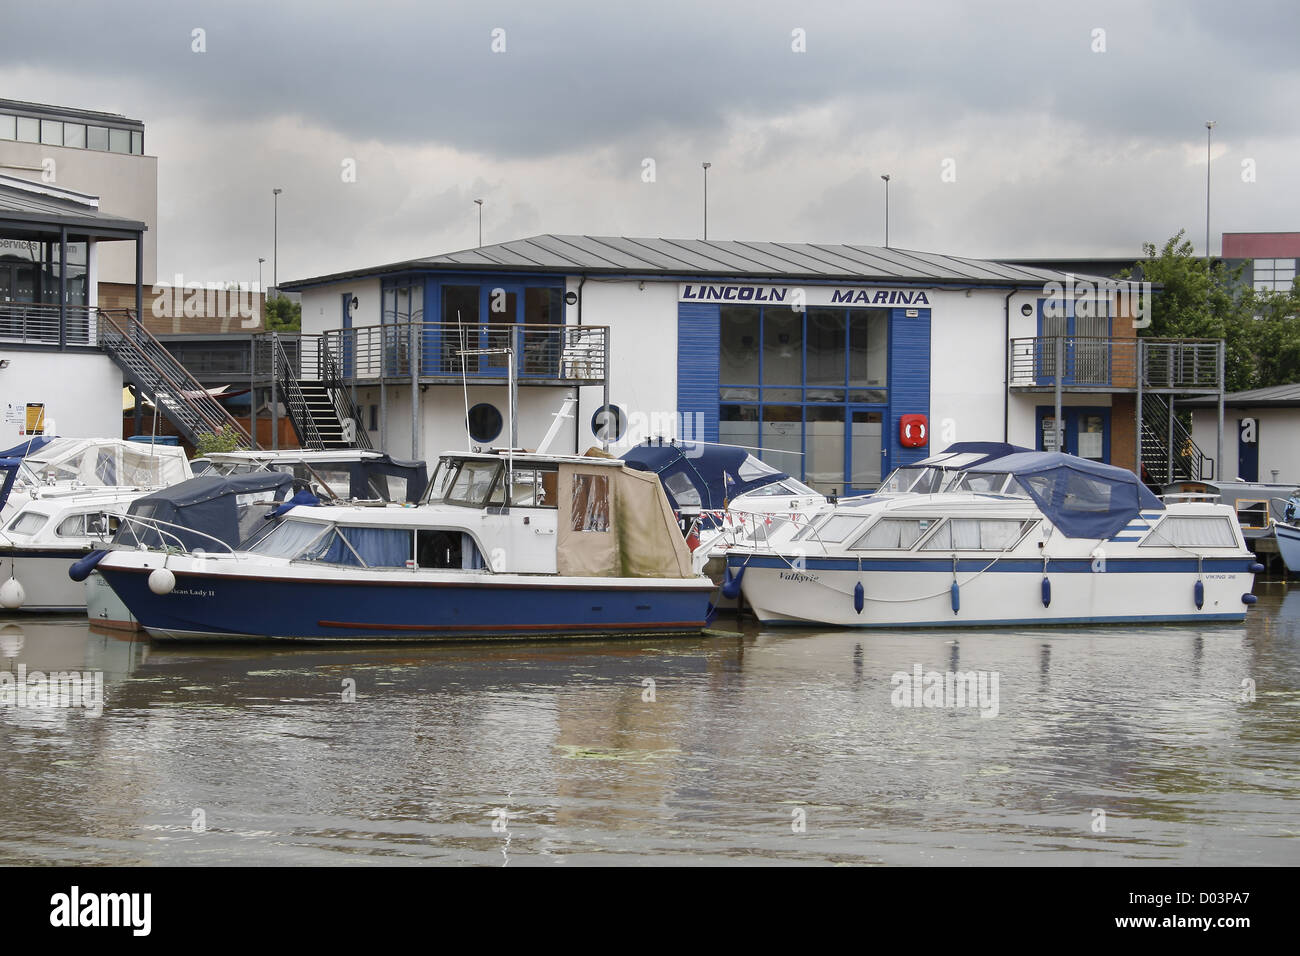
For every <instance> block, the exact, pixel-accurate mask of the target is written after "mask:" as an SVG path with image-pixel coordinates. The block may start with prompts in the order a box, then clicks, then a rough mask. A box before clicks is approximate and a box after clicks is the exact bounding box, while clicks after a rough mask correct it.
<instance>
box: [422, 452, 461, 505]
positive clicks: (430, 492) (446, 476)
mask: <svg viewBox="0 0 1300 956" xmlns="http://www.w3.org/2000/svg"><path fill="white" fill-rule="evenodd" d="M455 473H456V463H455V462H452V461H449V460H447V459H445V458H444V459H442V460H441V461H439V462H438V467H437V468H435V469H434V470H433V477H432V478H431V479H429V487H428V489H427V490H426V491H425V493H424V500H425V501H426V502H430V501H442V500H443V499H444V498H446V497H447V489H448V488H449V487H451V478H452V475H454V474H455Z"/></svg>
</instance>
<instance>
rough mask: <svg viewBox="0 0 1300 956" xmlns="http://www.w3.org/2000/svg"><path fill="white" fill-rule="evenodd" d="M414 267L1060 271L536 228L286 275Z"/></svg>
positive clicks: (975, 273)
mask: <svg viewBox="0 0 1300 956" xmlns="http://www.w3.org/2000/svg"><path fill="white" fill-rule="evenodd" d="M412 270H416V271H418V270H436V271H444V272H446V271H465V272H475V271H492V272H502V271H507V272H549V273H560V274H564V275H575V274H631V275H656V274H658V275H663V276H700V277H711V278H716V279H722V278H735V279H781V280H787V279H792V278H793V279H819V280H829V281H834V280H844V281H852V282H861V281H870V282H912V283H915V282H933V283H945V284H947V283H955V284H958V285H963V286H965V285H998V286H1006V285H1016V286H1035V287H1037V286H1041V285H1043V284H1044V283H1046V282H1054V281H1055V282H1061V281H1064V280H1065V277H1066V273H1064V272H1058V271H1055V270H1052V269H1042V268H1038V267H1035V266H1027V265H1016V264H1013V263H1009V262H994V261H991V260H988V259H964V258H961V257H959V256H944V255H939V254H937V253H932V252H917V251H914V250H909V249H896V248H893V247H890V248H885V247H883V246H862V245H847V244H846V245H840V244H833V243H814V242H752V241H748V242H741V241H738V240H712V239H709V240H706V239H639V238H631V237H628V236H562V235H549V234H548V235H541V236H530V237H529V238H527V239H516V240H514V241H512V242H501V243H496V244H495V245H490V246H483V247H482V248H478V249H464V250H462V251H460V252H449V253H445V254H443V255H438V256H430V257H428V258H425V259H409V260H406V261H404V262H395V263H390V264H388V265H380V266H372V267H370V268H366V269H354V270H351V271H348V272H338V273H333V274H331V275H323V276H315V277H312V278H308V279H296V280H294V281H293V282H285V283H283V285H282V288H285V289H300V288H304V287H307V286H312V285H322V284H326V283H330V282H339V281H344V280H347V279H353V278H359V277H362V276H375V275H382V274H390V273H396V272H408V271H412Z"/></svg>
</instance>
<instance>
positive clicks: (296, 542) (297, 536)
mask: <svg viewBox="0 0 1300 956" xmlns="http://www.w3.org/2000/svg"><path fill="white" fill-rule="evenodd" d="M327 528H328V526H327V525H322V524H319V523H318V522H315V521H296V520H294V519H293V518H287V519H285V520H284V521H283V522H281V523H280V525H279V527H277V528H276V529H275V530H274V531H272V532H271V533H270V534H268V535H267V536H266V537H265V538H263V539H262V540H261V541H258V542H257V543H256V544H254V545H252V546H251V547H249V549H248V550H250V551H253V552H255V553H257V554H265V555H268V556H270V557H273V558H296V557H297V556H298V555H299V554H301V553H302V551H303V549H305V548H306V547H307V546H308V545H309V544H311V543H312V542H313V541H315V540H316V539H317V538H319V537H321V535H322V534H323V533H324V532H325V531H326V530H327Z"/></svg>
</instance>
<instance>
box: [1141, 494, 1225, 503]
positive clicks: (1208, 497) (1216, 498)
mask: <svg viewBox="0 0 1300 956" xmlns="http://www.w3.org/2000/svg"><path fill="white" fill-rule="evenodd" d="M1156 497H1157V498H1159V499H1160V500H1161V501H1164V502H1174V503H1178V502H1180V501H1183V502H1186V501H1208V502H1211V503H1216V502H1222V501H1223V495H1220V494H1216V493H1214V492H1213V491H1180V492H1177V493H1174V494H1168V495H1156Z"/></svg>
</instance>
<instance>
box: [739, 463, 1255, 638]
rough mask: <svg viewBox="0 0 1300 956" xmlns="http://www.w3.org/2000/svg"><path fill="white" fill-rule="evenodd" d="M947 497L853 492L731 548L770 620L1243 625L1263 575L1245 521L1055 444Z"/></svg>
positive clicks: (749, 593)
mask: <svg viewBox="0 0 1300 956" xmlns="http://www.w3.org/2000/svg"><path fill="white" fill-rule="evenodd" d="M936 487H937V488H939V489H940V490H937V491H936V492H935V493H932V494H930V493H916V492H906V493H887V494H876V495H870V496H865V497H860V498H851V499H845V500H842V501H840V502H839V503H837V504H836V505H833V506H827V507H826V508H823V509H822V510H821V511H820V512H819V513H817V514H816V515H814V516H812V517H811V518H810V520H808V521H806V522H802V523H800V522H797V521H790V520H783V521H779V522H773V524H772V525H771V526H769V527H768V529H767V532H766V534H765V535H764V536H763V539H762V540H761V541H758V540H755V541H750V542H748V543H745V544H738V545H736V546H734V547H732V548H731V549H730V550H729V551H728V554H727V580H726V581H725V583H724V585H723V590H724V593H727V592H730V593H732V594H735V593H741V594H743V596H744V599H745V602H746V603H747V604H748V605H749V607H750V608H752V609H753V612H754V614H755V615H756V616H757V617H758V619H759V621H760V622H762V623H763V624H764V625H782V624H784V625H811V624H818V625H826V624H829V625H835V626H843V627H891V628H892V627H944V626H949V627H950V626H958V627H970V626H989V625H1013V626H1023V625H1039V624H1075V623H1125V622H1143V623H1157V622H1172V621H1241V620H1243V619H1244V618H1245V615H1246V608H1247V607H1248V606H1249V605H1250V604H1253V603H1254V602H1255V596H1254V595H1253V594H1252V593H1251V586H1252V584H1253V580H1254V574H1255V573H1256V572H1257V571H1260V570H1262V567H1261V566H1260V565H1258V564H1257V563H1256V561H1255V557H1254V556H1253V555H1252V554H1251V552H1250V551H1249V550H1248V549H1247V547H1246V544H1245V540H1244V539H1243V537H1242V533H1241V528H1240V527H1239V526H1238V523H1237V520H1236V514H1235V512H1234V511H1233V509H1232V508H1231V507H1229V506H1227V505H1222V504H1215V503H1210V502H1183V503H1177V504H1165V503H1163V502H1161V500H1160V499H1158V498H1156V497H1155V496H1154V495H1153V494H1152V493H1151V492H1150V491H1149V490H1148V489H1147V488H1146V487H1145V486H1144V485H1142V483H1141V482H1139V481H1138V479H1137V477H1136V476H1135V475H1134V474H1133V473H1132V472H1128V471H1125V470H1124V469H1120V468H1115V467H1113V466H1110V465H1103V464H1099V463H1097V462H1093V461H1089V460H1087V459H1082V458H1076V457H1074V456H1071V455H1064V454H1060V453H1055V452H1023V453H1018V454H1012V455H1009V456H1005V457H999V458H994V459H992V460H989V461H987V462H985V463H983V464H979V465H974V466H972V467H969V468H967V469H964V470H961V471H959V472H957V473H955V474H951V475H949V476H947V478H946V479H945V480H944V481H942V482H940V483H939V484H938V485H936Z"/></svg>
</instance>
